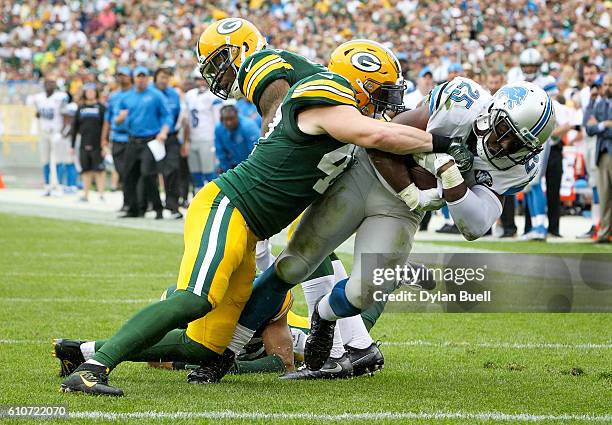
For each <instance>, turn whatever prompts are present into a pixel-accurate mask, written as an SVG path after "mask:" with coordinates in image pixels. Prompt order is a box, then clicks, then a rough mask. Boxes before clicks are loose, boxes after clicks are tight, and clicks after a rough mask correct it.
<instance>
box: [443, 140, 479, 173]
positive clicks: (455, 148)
mask: <svg viewBox="0 0 612 425" xmlns="http://www.w3.org/2000/svg"><path fill="white" fill-rule="evenodd" d="M447 153H448V154H449V155H451V156H452V157H453V158H454V159H455V164H457V167H459V171H461V172H462V173H465V172H466V171H470V170H471V169H472V164H473V163H474V154H473V153H472V152H471V151H470V150H469V149H468V147H467V146H466V145H465V144H464V143H458V142H452V143H451V145H450V147H449V148H448V151H447Z"/></svg>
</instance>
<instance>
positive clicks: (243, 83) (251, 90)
mask: <svg viewBox="0 0 612 425" xmlns="http://www.w3.org/2000/svg"><path fill="white" fill-rule="evenodd" d="M290 70H293V67H292V66H291V64H290V63H289V62H287V61H286V60H284V59H283V58H282V57H281V56H280V55H279V54H278V52H276V51H275V50H271V49H265V50H262V51H260V52H257V53H255V54H253V55H252V56H251V57H249V58H248V59H247V60H246V61H244V63H243V64H242V66H241V67H240V69H239V70H238V76H237V78H238V85H239V87H240V91H241V92H242V94H243V95H244V97H246V98H247V99H248V100H249V101H250V102H253V103H255V104H257V102H256V100H258V99H257V96H255V92H256V91H257V92H259V94H260V93H261V92H263V87H265V86H266V85H267V83H269V82H270V81H272V80H275V79H278V78H283V77H284V76H285V75H286V72H288V71H290ZM274 71H277V72H276V73H275V72H274Z"/></svg>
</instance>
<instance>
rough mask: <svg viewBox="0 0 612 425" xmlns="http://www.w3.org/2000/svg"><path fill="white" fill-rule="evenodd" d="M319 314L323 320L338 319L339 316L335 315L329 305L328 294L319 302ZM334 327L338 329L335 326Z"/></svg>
mask: <svg viewBox="0 0 612 425" xmlns="http://www.w3.org/2000/svg"><path fill="white" fill-rule="evenodd" d="M319 316H321V317H322V318H323V319H325V320H338V319H340V317H338V316H336V313H334V310H332V308H331V305H329V294H327V295H325V296H324V297H323V298H322V299H321V301H320V302H319ZM336 329H338V328H337V327H336Z"/></svg>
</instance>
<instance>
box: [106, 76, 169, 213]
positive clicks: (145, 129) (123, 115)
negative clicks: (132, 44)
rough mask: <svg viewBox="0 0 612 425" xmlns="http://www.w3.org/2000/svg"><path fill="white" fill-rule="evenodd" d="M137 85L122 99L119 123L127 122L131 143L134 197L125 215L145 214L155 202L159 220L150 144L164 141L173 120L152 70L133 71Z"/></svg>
mask: <svg viewBox="0 0 612 425" xmlns="http://www.w3.org/2000/svg"><path fill="white" fill-rule="evenodd" d="M132 76H133V77H134V87H133V88H132V89H130V90H129V91H128V92H127V94H126V95H125V96H124V97H123V98H122V99H121V101H120V102H119V109H120V112H119V114H118V115H117V117H116V118H115V122H116V123H117V124H121V123H123V121H126V126H127V130H128V134H129V144H128V148H127V152H126V165H125V186H126V188H125V190H126V192H127V195H128V199H130V200H134V202H133V203H131V204H130V205H129V208H128V211H127V212H126V213H125V215H124V216H122V217H143V216H144V214H145V212H146V210H147V203H148V202H152V203H153V209H154V210H155V212H156V219H162V218H163V214H162V210H163V207H162V204H161V200H160V198H159V188H158V183H157V172H158V170H157V163H156V161H155V158H154V156H153V153H152V152H151V149H150V148H149V146H148V145H147V143H148V142H150V141H152V140H156V141H157V142H158V143H161V144H163V143H164V142H165V141H166V138H167V137H168V132H169V131H170V128H172V125H173V120H172V115H171V113H170V110H169V109H168V104H167V101H166V98H165V97H164V95H163V94H162V93H161V92H160V91H159V90H157V89H156V88H155V87H153V86H152V85H151V86H150V85H149V70H148V69H147V68H145V67H144V66H137V67H136V68H135V69H134V71H133V72H132Z"/></svg>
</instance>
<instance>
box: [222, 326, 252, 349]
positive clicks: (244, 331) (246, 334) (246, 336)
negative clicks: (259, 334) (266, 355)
mask: <svg viewBox="0 0 612 425" xmlns="http://www.w3.org/2000/svg"><path fill="white" fill-rule="evenodd" d="M253 335H255V331H253V330H251V329H249V328H246V327H244V326H242V325H241V324H240V323H238V324H237V325H236V329H235V330H234V335H233V336H232V341H231V342H230V343H229V345H228V346H227V348H228V349H230V350H231V351H233V352H234V354H236V355H237V354H239V353H240V352H241V351H242V349H243V348H244V346H245V345H247V344H248V343H249V341H250V340H251V339H252V338H253Z"/></svg>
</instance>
